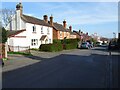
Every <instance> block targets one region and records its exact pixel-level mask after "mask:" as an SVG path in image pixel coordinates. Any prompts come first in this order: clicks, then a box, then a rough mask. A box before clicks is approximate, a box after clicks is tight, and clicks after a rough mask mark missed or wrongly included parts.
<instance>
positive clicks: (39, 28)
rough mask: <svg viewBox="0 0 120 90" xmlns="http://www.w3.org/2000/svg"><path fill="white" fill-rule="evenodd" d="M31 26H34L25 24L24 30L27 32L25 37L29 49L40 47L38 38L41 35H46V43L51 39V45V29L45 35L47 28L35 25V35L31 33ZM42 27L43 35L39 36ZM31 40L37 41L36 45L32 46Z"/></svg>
mask: <svg viewBox="0 0 120 90" xmlns="http://www.w3.org/2000/svg"><path fill="white" fill-rule="evenodd" d="M33 26H34V24H31V23H26V30H27V34H26V35H27V39H28V43H29V45H30V48H39V46H40V45H41V41H40V38H41V37H42V35H47V37H48V41H49V39H51V43H53V31H52V30H53V29H52V27H49V34H48V33H47V29H48V27H47V26H42V25H35V26H36V33H33ZM42 27H43V34H41V28H42ZM31 39H38V45H36V46H32V45H31ZM43 42H44V41H43ZM48 43H49V42H48Z"/></svg>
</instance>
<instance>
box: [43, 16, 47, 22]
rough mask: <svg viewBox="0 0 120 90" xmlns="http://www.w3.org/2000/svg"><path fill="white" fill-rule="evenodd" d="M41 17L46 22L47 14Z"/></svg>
mask: <svg viewBox="0 0 120 90" xmlns="http://www.w3.org/2000/svg"><path fill="white" fill-rule="evenodd" d="M43 19H44V21H45V22H46V23H48V16H47V15H44V16H43Z"/></svg>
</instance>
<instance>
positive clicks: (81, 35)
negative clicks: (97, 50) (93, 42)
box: [73, 30, 91, 41]
mask: <svg viewBox="0 0 120 90" xmlns="http://www.w3.org/2000/svg"><path fill="white" fill-rule="evenodd" d="M73 32H74V33H75V34H76V36H77V38H78V39H80V40H81V41H88V40H90V39H91V36H89V35H88V33H83V32H82V31H81V30H79V31H75V30H74V31H73Z"/></svg>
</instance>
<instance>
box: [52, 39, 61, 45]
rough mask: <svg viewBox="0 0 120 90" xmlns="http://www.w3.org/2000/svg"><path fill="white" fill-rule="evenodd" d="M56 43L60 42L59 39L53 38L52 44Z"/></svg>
mask: <svg viewBox="0 0 120 90" xmlns="http://www.w3.org/2000/svg"><path fill="white" fill-rule="evenodd" d="M58 43H59V44H61V40H57V39H54V40H53V44H58Z"/></svg>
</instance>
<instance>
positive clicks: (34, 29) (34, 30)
mask: <svg viewBox="0 0 120 90" xmlns="http://www.w3.org/2000/svg"><path fill="white" fill-rule="evenodd" d="M32 28H33V33H36V26H35V25H34V26H33V27H32Z"/></svg>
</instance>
